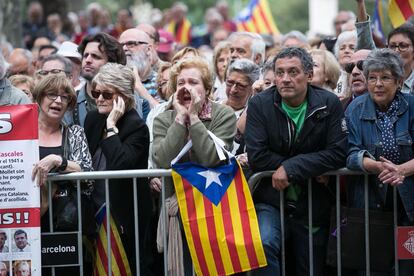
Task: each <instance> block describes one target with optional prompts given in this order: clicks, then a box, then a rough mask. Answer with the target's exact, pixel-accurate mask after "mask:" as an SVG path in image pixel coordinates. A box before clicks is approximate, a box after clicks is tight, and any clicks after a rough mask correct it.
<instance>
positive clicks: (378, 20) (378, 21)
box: [371, 0, 385, 40]
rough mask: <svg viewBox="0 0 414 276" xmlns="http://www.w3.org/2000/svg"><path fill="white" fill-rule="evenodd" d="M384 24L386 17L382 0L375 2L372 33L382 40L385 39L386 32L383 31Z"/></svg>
mask: <svg viewBox="0 0 414 276" xmlns="http://www.w3.org/2000/svg"><path fill="white" fill-rule="evenodd" d="M383 23H384V16H383V5H382V0H375V6H374V12H373V16H372V25H371V26H372V32H373V33H374V34H375V35H376V36H378V37H379V38H381V40H384V39H385V35H384V32H383V30H382V26H383Z"/></svg>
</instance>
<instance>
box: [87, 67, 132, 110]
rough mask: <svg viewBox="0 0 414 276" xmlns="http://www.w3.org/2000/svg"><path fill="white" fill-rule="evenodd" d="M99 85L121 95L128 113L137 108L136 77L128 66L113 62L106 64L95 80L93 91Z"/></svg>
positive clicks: (93, 81)
mask: <svg viewBox="0 0 414 276" xmlns="http://www.w3.org/2000/svg"><path fill="white" fill-rule="evenodd" d="M97 85H99V86H103V87H108V88H111V89H113V90H115V91H114V92H116V93H119V94H121V95H122V96H123V98H124V101H125V110H127V111H128V110H131V109H132V108H134V107H135V99H134V87H135V77H134V72H133V71H132V69H131V68H129V67H128V66H125V65H122V64H119V63H112V62H109V63H106V64H105V65H103V66H102V67H101V68H100V69H99V72H98V74H96V76H95V77H94V78H93V80H92V90H94V89H95V88H96V86H97Z"/></svg>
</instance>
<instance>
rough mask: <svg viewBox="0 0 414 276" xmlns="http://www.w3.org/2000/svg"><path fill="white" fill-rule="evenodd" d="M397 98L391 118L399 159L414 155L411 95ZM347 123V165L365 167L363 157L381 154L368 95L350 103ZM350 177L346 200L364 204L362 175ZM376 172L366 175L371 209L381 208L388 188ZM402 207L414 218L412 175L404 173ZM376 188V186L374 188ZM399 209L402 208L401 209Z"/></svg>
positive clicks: (361, 206)
mask: <svg viewBox="0 0 414 276" xmlns="http://www.w3.org/2000/svg"><path fill="white" fill-rule="evenodd" d="M396 97H399V99H400V108H399V110H398V112H397V116H396V117H395V118H393V119H392V121H393V122H394V126H395V127H394V131H395V133H394V135H395V137H396V140H397V144H398V147H399V149H400V163H401V164H402V163H405V162H407V161H409V160H411V159H413V158H414V153H413V138H414V96H412V95H410V94H405V93H404V94H403V93H401V92H397V93H396ZM345 118H346V120H347V126H348V131H349V134H348V143H349V150H348V158H347V161H346V165H347V167H348V168H349V169H351V170H358V171H364V172H366V170H365V169H364V167H363V164H362V160H363V158H364V157H370V158H372V159H375V160H378V159H379V157H380V156H381V155H382V143H381V142H380V140H379V135H380V133H379V128H378V125H377V117H376V112H375V104H374V102H373V100H372V99H371V97H370V95H369V94H368V93H367V94H364V95H362V96H359V97H357V98H356V99H355V100H354V101H352V103H351V104H350V105H349V107H348V109H347V110H346V113H345ZM354 179H355V180H354V181H349V183H347V186H348V200H349V204H350V206H351V207H357V208H363V207H364V185H363V183H364V177H363V176H358V177H356V178H354ZM388 186H389V185H384V184H382V183H381V182H380V181H379V180H378V177H377V176H376V175H372V176H370V177H369V206H370V208H371V209H383V206H384V202H385V198H386V195H387V188H388ZM397 187H398V192H399V195H400V197H401V201H402V204H403V205H404V209H405V211H406V212H407V216H408V218H409V219H410V220H411V221H413V220H414V176H410V177H406V178H405V180H404V182H403V183H402V184H401V185H399V186H397ZM375 189H377V190H375ZM400 211H401V210H400Z"/></svg>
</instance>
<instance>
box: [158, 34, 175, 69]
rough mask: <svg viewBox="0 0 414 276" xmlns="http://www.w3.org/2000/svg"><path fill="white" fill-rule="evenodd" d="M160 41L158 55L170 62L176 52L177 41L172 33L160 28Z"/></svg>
mask: <svg viewBox="0 0 414 276" xmlns="http://www.w3.org/2000/svg"><path fill="white" fill-rule="evenodd" d="M158 32H159V34H160V43H159V44H158V49H157V52H158V57H159V58H160V59H161V60H163V61H168V62H170V61H171V59H172V57H173V56H174V54H175V41H174V37H173V35H172V34H171V33H169V32H167V31H165V30H162V29H160V30H159V31H158Z"/></svg>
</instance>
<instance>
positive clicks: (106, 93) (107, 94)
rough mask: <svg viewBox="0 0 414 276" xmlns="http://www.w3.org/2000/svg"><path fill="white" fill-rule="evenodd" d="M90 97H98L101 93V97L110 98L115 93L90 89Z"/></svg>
mask: <svg viewBox="0 0 414 276" xmlns="http://www.w3.org/2000/svg"><path fill="white" fill-rule="evenodd" d="M91 94H92V97H93V98H94V99H98V98H99V97H100V96H101V95H102V98H104V99H105V100H112V98H113V97H114V95H115V93H111V92H107V91H102V92H101V91H97V90H92V91H91Z"/></svg>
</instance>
